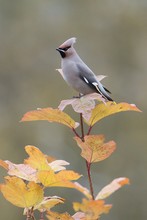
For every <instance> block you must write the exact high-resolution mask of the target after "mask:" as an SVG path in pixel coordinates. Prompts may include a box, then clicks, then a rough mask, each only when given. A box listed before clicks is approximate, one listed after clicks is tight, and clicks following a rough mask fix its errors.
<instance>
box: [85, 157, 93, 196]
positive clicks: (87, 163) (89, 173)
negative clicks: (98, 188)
mask: <svg viewBox="0 0 147 220" xmlns="http://www.w3.org/2000/svg"><path fill="white" fill-rule="evenodd" d="M86 167H87V173H88V180H89V185H90V193H91V196H92V199H93V200H94V190H93V185H92V179H91V163H89V162H88V161H87V160H86Z"/></svg>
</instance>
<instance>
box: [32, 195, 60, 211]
mask: <svg viewBox="0 0 147 220" xmlns="http://www.w3.org/2000/svg"><path fill="white" fill-rule="evenodd" d="M61 203H64V199H63V198H61V197H58V196H48V197H44V198H43V200H42V201H41V202H40V203H39V204H38V205H36V206H34V210H36V209H38V210H39V211H40V212H46V211H47V210H50V209H51V208H53V207H54V206H56V205H57V204H61Z"/></svg>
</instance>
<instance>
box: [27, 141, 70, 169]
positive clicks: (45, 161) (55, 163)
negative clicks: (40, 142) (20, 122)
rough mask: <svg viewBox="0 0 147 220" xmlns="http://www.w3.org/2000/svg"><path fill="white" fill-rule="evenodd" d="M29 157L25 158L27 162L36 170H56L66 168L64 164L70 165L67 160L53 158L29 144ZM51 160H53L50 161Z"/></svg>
mask: <svg viewBox="0 0 147 220" xmlns="http://www.w3.org/2000/svg"><path fill="white" fill-rule="evenodd" d="M25 150H26V152H27V153H28V154H29V158H27V159H25V160H24V163H25V164H28V165H29V166H31V167H33V168H34V169H36V170H51V169H52V170H53V171H55V172H57V171H60V170H65V169H66V168H65V167H64V166H67V165H69V163H68V162H67V161H65V160H53V158H52V157H50V156H47V155H45V154H43V153H42V152H41V151H40V150H39V149H38V148H37V147H35V146H31V145H28V146H26V147H25ZM49 161H51V162H49Z"/></svg>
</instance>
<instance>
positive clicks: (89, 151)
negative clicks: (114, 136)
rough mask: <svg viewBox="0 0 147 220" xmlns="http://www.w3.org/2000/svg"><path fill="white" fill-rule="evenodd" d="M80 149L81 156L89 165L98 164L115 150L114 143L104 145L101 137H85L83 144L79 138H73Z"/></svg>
mask: <svg viewBox="0 0 147 220" xmlns="http://www.w3.org/2000/svg"><path fill="white" fill-rule="evenodd" d="M74 139H75V140H76V142H77V144H78V146H79V147H80V148H81V150H82V152H81V156H82V157H83V158H85V159H86V160H87V161H88V162H89V163H94V162H98V161H101V160H104V159H106V158H108V157H109V156H110V155H111V154H112V153H113V151H114V150H115V149H116V144H115V142H114V141H109V142H107V143H104V140H105V139H104V136H103V135H87V136H85V137H84V142H83V141H82V140H81V139H80V138H79V137H74Z"/></svg>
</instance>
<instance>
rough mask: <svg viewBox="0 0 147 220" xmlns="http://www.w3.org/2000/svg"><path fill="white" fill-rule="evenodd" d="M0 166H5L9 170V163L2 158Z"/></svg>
mask: <svg viewBox="0 0 147 220" xmlns="http://www.w3.org/2000/svg"><path fill="white" fill-rule="evenodd" d="M0 166H1V167H3V168H4V169H6V170H8V167H9V166H8V164H7V163H6V161H4V160H0Z"/></svg>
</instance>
